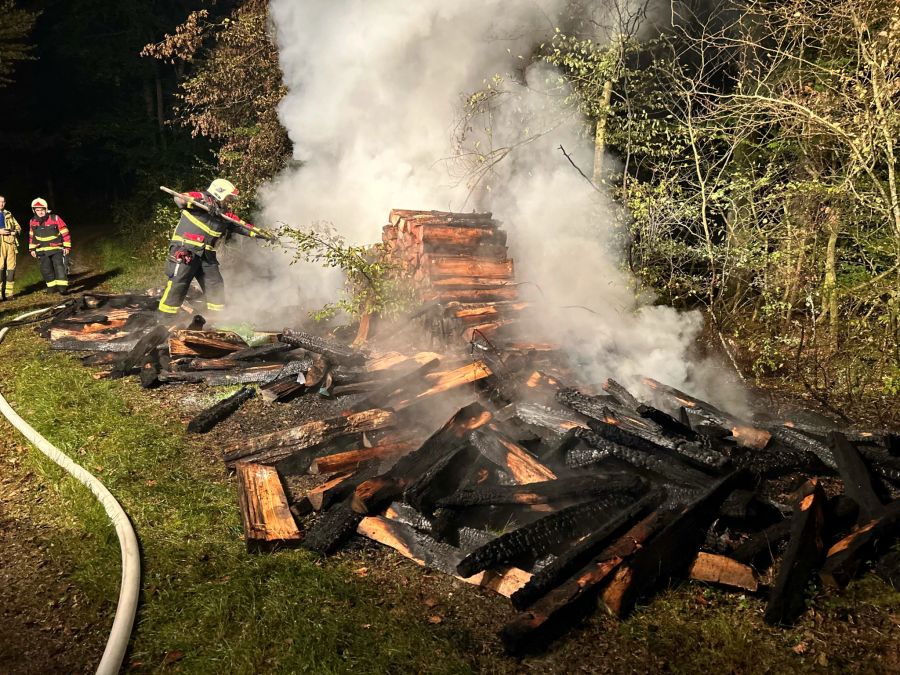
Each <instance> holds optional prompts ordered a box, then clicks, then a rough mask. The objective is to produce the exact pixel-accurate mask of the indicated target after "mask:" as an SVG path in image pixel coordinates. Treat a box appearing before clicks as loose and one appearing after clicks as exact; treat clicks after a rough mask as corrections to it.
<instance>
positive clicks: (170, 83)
mask: <svg viewBox="0 0 900 675" xmlns="http://www.w3.org/2000/svg"><path fill="white" fill-rule="evenodd" d="M617 1H618V0H597V1H596V2H586V1H585V0H572V1H571V3H570V6H571V11H570V13H569V15H570V18H569V20H567V21H565V22H563V23H562V25H560V26H558V27H557V30H556V32H555V35H554V36H553V37H552V39H549V40H548V41H547V42H545V43H544V44H543V45H541V46H540V47H539V48H536V49H535V50H534V52H533V53H531V54H526V55H523V58H524V60H525V61H526V62H534V61H539V60H540V61H545V62H547V63H550V64H553V65H555V66H557V67H558V68H559V72H560V77H561V82H560V85H561V86H564V87H567V91H569V92H570V94H569V95H567V96H565V97H562V98H561V99H560V100H559V106H560V110H559V114H560V115H566V114H571V113H573V112H576V111H577V112H580V113H582V114H584V115H585V116H586V119H587V123H586V124H585V128H584V130H583V133H584V134H585V135H586V136H588V137H590V138H591V139H592V140H593V143H594V145H595V149H596V154H595V161H594V166H593V167H574V166H573V169H572V170H573V171H575V170H581V171H582V172H583V173H584V178H585V180H588V181H591V182H592V183H593V185H594V186H595V187H596V189H598V190H601V191H604V192H606V193H607V194H609V195H611V196H612V197H613V200H614V203H615V204H616V205H617V211H616V213H615V214H614V216H615V218H614V220H615V222H616V229H617V239H618V243H619V244H621V245H622V247H623V248H624V250H625V251H626V252H627V255H626V257H625V259H624V260H623V265H627V266H628V267H629V268H630V270H631V272H632V273H633V274H634V275H635V277H636V278H637V279H638V280H639V281H640V283H641V284H642V285H644V286H645V287H646V288H648V289H652V291H653V292H654V294H655V296H656V298H657V302H659V303H665V304H669V305H673V306H675V307H678V308H685V309H687V308H700V309H702V310H703V311H704V312H705V315H706V317H707V319H708V331H707V334H708V336H709V337H710V340H711V342H713V343H715V344H716V345H717V347H721V348H723V349H724V350H726V351H728V352H729V355H730V356H732V357H733V358H734V360H735V362H736V365H737V367H738V368H739V369H740V370H741V371H742V374H743V376H745V377H747V378H755V379H756V382H757V383H758V384H760V385H762V386H770V385H775V386H777V387H779V388H784V389H788V390H791V391H794V392H799V393H803V394H805V395H807V396H810V397H813V398H815V399H816V400H817V402H818V403H819V404H821V405H822V406H823V407H825V408H826V409H829V410H830V411H831V412H833V413H834V414H836V415H847V416H849V417H851V418H853V419H854V420H857V421H861V420H866V421H877V422H880V423H885V424H887V423H891V422H893V423H896V421H897V416H898V415H900V412H898V408H900V406H897V405H896V403H897V400H898V397H900V190H898V186H897V182H898V176H897V168H898V164H897V157H896V156H895V155H896V152H897V151H898V147H897V142H896V139H897V136H898V131H900V88H898V87H900V66H898V63H900V61H898V57H900V7H898V6H897V4H896V3H894V2H891V1H890V0H859V1H852V2H851V1H838V0H792V1H791V2H762V1H757V0H742V1H739V2H729V3H705V2H675V3H673V4H671V5H667V6H666V7H665V8H664V10H659V11H655V9H654V7H653V6H651V5H649V4H645V5H641V4H639V3H638V4H636V3H634V2H631V3H625V2H620V4H616V2H617ZM267 11H268V3H267V2H265V1H263V0H245V1H243V2H240V1H227V0H221V1H218V2H216V1H206V2H201V1H189V0H181V1H177V0H165V1H163V2H155V3H142V2H138V1H137V0H117V1H115V2H113V1H112V0H85V1H84V2H79V3H78V5H77V8H73V7H72V6H71V4H70V3H66V2H63V1H62V0H45V1H44V2H26V1H17V2H14V1H13V0H4V1H3V2H0V12H2V14H3V17H4V21H3V22H2V28H0V86H2V87H3V94H4V98H5V100H6V103H5V104H4V106H3V112H2V115H3V124H2V128H0V153H2V156H3V157H6V158H11V157H15V158H16V163H15V166H11V165H10V162H9V161H6V162H3V183H2V185H3V190H4V191H6V196H7V200H8V202H10V203H13V202H14V201H15V202H22V203H27V201H26V197H27V200H28V201H30V198H31V197H33V195H32V194H31V192H33V191H34V189H35V186H40V189H41V190H44V191H45V195H44V196H46V197H47V198H48V199H50V200H51V203H59V204H65V214H67V216H69V217H72V218H74V219H78V218H83V219H92V220H94V221H97V220H98V219H99V218H103V219H105V220H104V222H109V223H111V225H109V227H110V228H113V229H112V230H111V231H110V236H111V238H115V239H116V240H117V241H120V242H121V243H122V245H123V246H126V247H130V248H132V249H133V250H134V251H136V252H140V253H141V254H145V255H147V256H152V255H154V254H155V253H157V252H158V251H159V250H160V247H161V246H162V245H163V244H164V242H165V238H166V236H167V234H168V231H169V229H170V228H171V223H172V222H173V220H172V214H171V212H170V211H169V210H168V207H166V206H165V205H164V201H163V200H161V199H160V195H159V193H158V186H159V185H160V184H168V185H176V186H181V185H193V184H198V185H199V184H202V183H203V182H205V181H206V180H208V179H209V178H210V177H212V176H214V175H223V176H228V177H229V178H230V179H231V180H232V181H233V182H235V183H236V184H238V185H240V186H241V188H242V195H243V197H242V198H243V199H244V200H245V201H244V203H243V204H242V205H241V206H242V207H243V208H245V209H249V208H252V206H253V205H252V204H251V203H250V202H251V201H252V199H253V195H254V192H255V189H256V188H257V187H258V186H259V185H261V184H262V183H263V182H264V181H266V180H267V179H269V178H271V177H272V176H274V175H275V174H276V173H277V172H278V171H280V170H281V169H283V168H284V167H286V166H288V165H289V163H290V162H292V161H293V160H292V159H291V156H292V153H291V144H290V142H289V140H288V137H287V134H286V132H285V130H284V129H283V128H282V126H281V124H280V123H279V120H278V115H277V106H278V102H279V101H280V100H281V98H282V97H283V96H284V94H285V90H284V87H283V84H282V79H281V72H280V70H279V66H278V52H277V49H276V47H275V43H274V35H273V29H272V26H271V24H270V22H269V19H268V16H267ZM483 77H484V81H485V87H484V88H483V89H482V90H480V91H473V92H459V116H460V120H461V125H460V128H461V129H463V130H465V129H466V128H473V127H478V126H479V125H481V126H482V127H483V126H484V124H486V123H485V122H484V120H485V119H489V116H490V113H491V106H492V105H493V104H494V102H495V100H496V99H497V98H498V97H500V96H503V95H507V94H509V91H508V90H507V89H506V87H505V83H507V82H514V81H516V78H517V73H515V72H513V73H484V74H483ZM526 126H527V124H526V121H523V133H526V132H525V131H524V128H525V127H526ZM527 133H540V131H539V130H537V131H535V130H533V129H529V130H528V131H527ZM468 141H469V139H468V138H467V136H466V134H465V132H464V131H463V132H462V133H460V134H459V136H458V138H457V139H456V142H457V150H458V153H459V157H460V159H461V161H462V162H463V164H467V165H468V169H467V176H466V179H467V180H469V181H471V183H472V185H473V188H474V187H476V186H477V185H479V184H482V183H483V182H485V181H489V180H490V172H491V169H492V168H493V167H494V166H495V165H496V163H497V162H502V161H503V159H504V158H505V157H506V156H507V155H508V153H509V152H515V148H509V147H507V148H490V149H482V148H474V147H473V146H472V145H471V144H470V143H469V142H468ZM20 158H21V159H20ZM398 206H403V205H398ZM17 215H18V216H19V217H20V219H21V218H22V217H24V215H25V214H17ZM498 216H499V217H501V218H502V214H498ZM375 236H377V227H376V226H373V238H374V237H375Z"/></svg>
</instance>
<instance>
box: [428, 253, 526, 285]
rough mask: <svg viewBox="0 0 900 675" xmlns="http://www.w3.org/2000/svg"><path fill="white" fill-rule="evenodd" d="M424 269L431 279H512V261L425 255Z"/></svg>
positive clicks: (513, 275)
mask: <svg viewBox="0 0 900 675" xmlns="http://www.w3.org/2000/svg"><path fill="white" fill-rule="evenodd" d="M423 263H424V267H425V269H426V270H427V273H428V275H429V276H430V277H432V278H438V277H487V278H489V279H513V278H515V272H514V270H513V261H512V259H506V260H491V259H484V260H483V259H480V258H474V257H470V256H439V255H426V256H424V258H423Z"/></svg>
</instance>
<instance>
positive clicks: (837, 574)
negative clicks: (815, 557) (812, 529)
mask: <svg viewBox="0 0 900 675" xmlns="http://www.w3.org/2000/svg"><path fill="white" fill-rule="evenodd" d="M898 536H900V500H896V501H893V502H891V503H890V504H888V505H887V506H886V507H885V509H884V513H883V514H882V515H881V516H879V517H878V518H875V519H874V520H870V521H869V522H867V523H865V524H864V525H861V526H860V527H859V529H857V530H856V531H855V532H852V533H850V534H849V535H847V536H846V537H844V538H843V539H841V540H840V541H839V542H837V543H836V544H834V546H832V547H831V548H830V549H828V553H827V555H826V557H825V563H824V564H823V565H822V569H821V571H820V572H819V578H820V579H821V580H822V583H824V584H826V585H827V586H831V587H843V586H846V585H847V584H848V583H849V582H850V580H851V579H853V578H854V577H855V576H857V575H858V574H859V572H860V571H861V570H862V569H863V568H864V567H863V565H864V563H865V562H866V561H868V560H872V559H873V558H877V556H878V555H880V554H882V553H884V552H885V551H887V550H889V549H890V548H891V546H893V544H894V543H895V542H896V541H897V538H898Z"/></svg>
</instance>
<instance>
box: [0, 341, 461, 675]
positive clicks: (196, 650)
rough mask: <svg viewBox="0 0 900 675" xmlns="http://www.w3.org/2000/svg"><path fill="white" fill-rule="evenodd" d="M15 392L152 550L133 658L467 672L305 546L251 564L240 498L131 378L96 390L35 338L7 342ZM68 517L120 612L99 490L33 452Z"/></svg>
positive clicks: (75, 563) (446, 647)
mask: <svg viewBox="0 0 900 675" xmlns="http://www.w3.org/2000/svg"><path fill="white" fill-rule="evenodd" d="M2 349H3V355H4V358H3V359H2V362H0V381H2V382H3V390H4V394H5V395H6V396H7V398H9V399H10V401H11V402H12V404H13V405H14V406H15V407H16V408H17V409H18V411H19V412H20V414H21V415H22V416H23V417H24V418H26V419H27V420H28V421H29V422H30V423H31V424H32V425H33V426H34V427H35V428H36V429H38V431H40V432H41V433H42V434H44V435H45V436H46V437H47V438H48V440H50V441H51V442H52V443H54V444H55V445H57V446H58V447H59V448H60V449H62V450H63V451H65V452H66V453H68V454H70V455H71V456H72V457H74V458H75V459H76V460H77V461H79V462H80V463H81V464H83V465H84V466H85V467H86V468H87V469H89V470H90V471H92V472H94V473H95V474H96V475H97V476H98V477H99V478H100V479H101V480H102V481H103V482H104V483H105V484H106V485H107V487H108V488H109V489H110V490H111V491H112V493H113V494H114V495H116V497H117V498H118V499H119V500H120V501H121V503H122V505H123V506H124V508H125V510H126V511H127V512H128V513H129V515H130V517H131V519H132V521H133V523H134V525H135V529H136V530H137V533H138V537H139V538H140V541H141V545H142V550H143V556H144V560H143V564H144V577H143V586H144V590H143V597H142V604H141V611H140V614H139V623H138V628H137V631H136V634H135V640H134V649H133V652H132V659H133V660H135V661H139V662H141V663H143V664H146V665H147V666H149V667H157V666H160V665H161V663H162V659H163V657H164V655H165V653H166V652H169V651H174V650H179V651H182V652H184V658H183V660H182V661H180V662H179V666H180V668H181V669H182V670H184V671H186V672H209V671H210V670H213V669H219V670H222V671H224V672H229V673H256V672H261V671H266V672H272V671H275V672H348V671H353V672H360V673H365V672H373V673H374V672H379V673H380V672H409V671H412V672H465V671H466V670H468V665H467V662H466V658H465V655H464V654H461V653H459V651H458V650H457V649H456V648H455V647H454V645H453V644H452V642H451V641H450V640H449V639H448V637H447V636H442V635H441V634H440V632H436V631H434V630H431V627H429V626H426V625H422V622H421V621H417V620H416V619H415V618H414V617H413V616H412V615H411V614H407V613H406V612H404V611H403V610H396V609H394V610H390V609H387V608H385V607H383V606H382V603H381V602H380V592H379V590H380V589H379V588H378V587H376V585H375V584H374V583H371V582H367V581H366V580H365V579H358V578H357V577H355V576H354V575H353V574H352V573H351V572H350V570H349V569H348V568H347V566H345V565H343V564H340V563H334V562H329V563H327V564H325V565H322V564H320V563H319V562H318V561H317V560H315V559H314V558H312V557H311V556H310V555H309V554H307V553H306V552H304V551H282V552H280V553H278V554H275V555H259V556H255V555H248V554H247V553H246V552H245V549H244V545H243V543H242V542H241V539H240V537H241V527H240V523H239V516H238V509H237V504H236V496H235V493H234V488H233V486H232V485H231V484H230V483H229V482H228V481H226V480H225V479H224V478H223V474H222V470H221V466H217V465H213V464H210V463H208V462H204V461H203V460H202V459H201V455H200V454H199V453H196V452H193V451H192V448H191V447H190V444H189V443H188V442H187V441H186V439H185V437H184V435H183V430H182V423H181V421H180V420H177V419H173V418H172V417H171V416H170V415H166V413H165V411H164V410H161V409H160V408H159V407H158V406H152V405H147V403H146V401H141V400H139V397H140V396H141V392H140V390H138V389H136V387H135V384H134V383H133V382H129V381H122V380H115V381H106V380H101V381H95V380H93V379H91V377H90V375H89V372H88V371H87V370H86V369H84V368H82V367H81V366H80V365H79V364H78V363H77V361H75V360H74V359H73V358H72V357H71V356H67V355H65V354H58V353H54V352H51V351H49V350H48V349H47V347H46V346H45V345H44V344H43V343H42V342H41V341H40V340H39V339H37V338H36V336H34V335H33V334H32V333H31V332H30V331H27V330H19V331H16V332H14V333H13V334H12V335H10V336H8V338H7V340H6V342H5V343H4V344H3V346H2ZM28 461H29V462H30V463H31V468H32V469H33V470H34V471H35V473H36V474H37V475H38V477H39V484H40V488H39V489H41V490H42V491H43V494H44V498H43V499H42V504H41V506H40V508H41V509H42V511H43V516H44V518H45V519H46V518H48V517H50V518H52V519H54V521H55V522H54V523H53V525H54V527H55V528H56V533H57V534H56V535H55V541H54V542H53V543H54V546H53V547H52V550H53V551H54V552H55V553H54V555H56V556H58V560H57V562H58V563H59V564H60V565H61V566H63V567H65V568H67V569H70V570H71V573H72V577H73V579H74V581H75V582H76V583H77V584H78V586H79V587H80V588H82V589H84V591H85V592H86V593H87V594H88V595H89V597H90V598H91V599H92V600H93V602H95V603H96V605H97V608H98V610H99V611H102V612H103V613H105V614H107V615H108V614H109V612H110V610H111V608H112V606H113V604H114V602H115V599H116V597H117V588H118V579H119V572H120V569H119V551H118V546H117V543H116V538H115V534H114V531H113V529H112V527H111V526H110V524H109V523H108V522H107V520H106V518H105V515H104V514H103V512H102V509H101V508H100V507H99V505H97V504H96V502H95V501H94V500H93V498H92V497H91V496H90V494H89V493H88V492H87V490H86V489H84V488H82V487H81V486H80V485H79V484H77V483H76V482H75V481H74V480H72V479H70V478H68V477H66V476H64V475H63V474H62V472H61V471H60V470H59V469H57V468H56V467H55V465H52V464H51V463H50V462H49V461H48V460H45V459H44V458H43V456H42V455H40V454H39V453H38V452H37V451H34V452H33V453H31V454H29V460H28Z"/></svg>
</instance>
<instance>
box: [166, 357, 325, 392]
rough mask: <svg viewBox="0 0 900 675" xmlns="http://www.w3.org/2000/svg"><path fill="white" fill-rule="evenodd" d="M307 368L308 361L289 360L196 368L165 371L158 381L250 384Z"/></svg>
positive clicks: (211, 384)
mask: <svg viewBox="0 0 900 675" xmlns="http://www.w3.org/2000/svg"><path fill="white" fill-rule="evenodd" d="M307 368H309V362H308V361H291V362H289V363H275V364H272V365H267V366H260V365H255V366H252V367H250V368H243V369H234V370H197V371H186V372H172V371H166V372H161V373H160V374H159V381H160V382H165V383H169V382H171V383H177V382H180V383H189V384H206V385H209V386H222V385H230V384H250V383H254V382H271V381H273V380H276V379H278V378H279V377H282V376H284V375H296V374H298V373H300V372H302V371H304V370H306V369H307Z"/></svg>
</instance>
